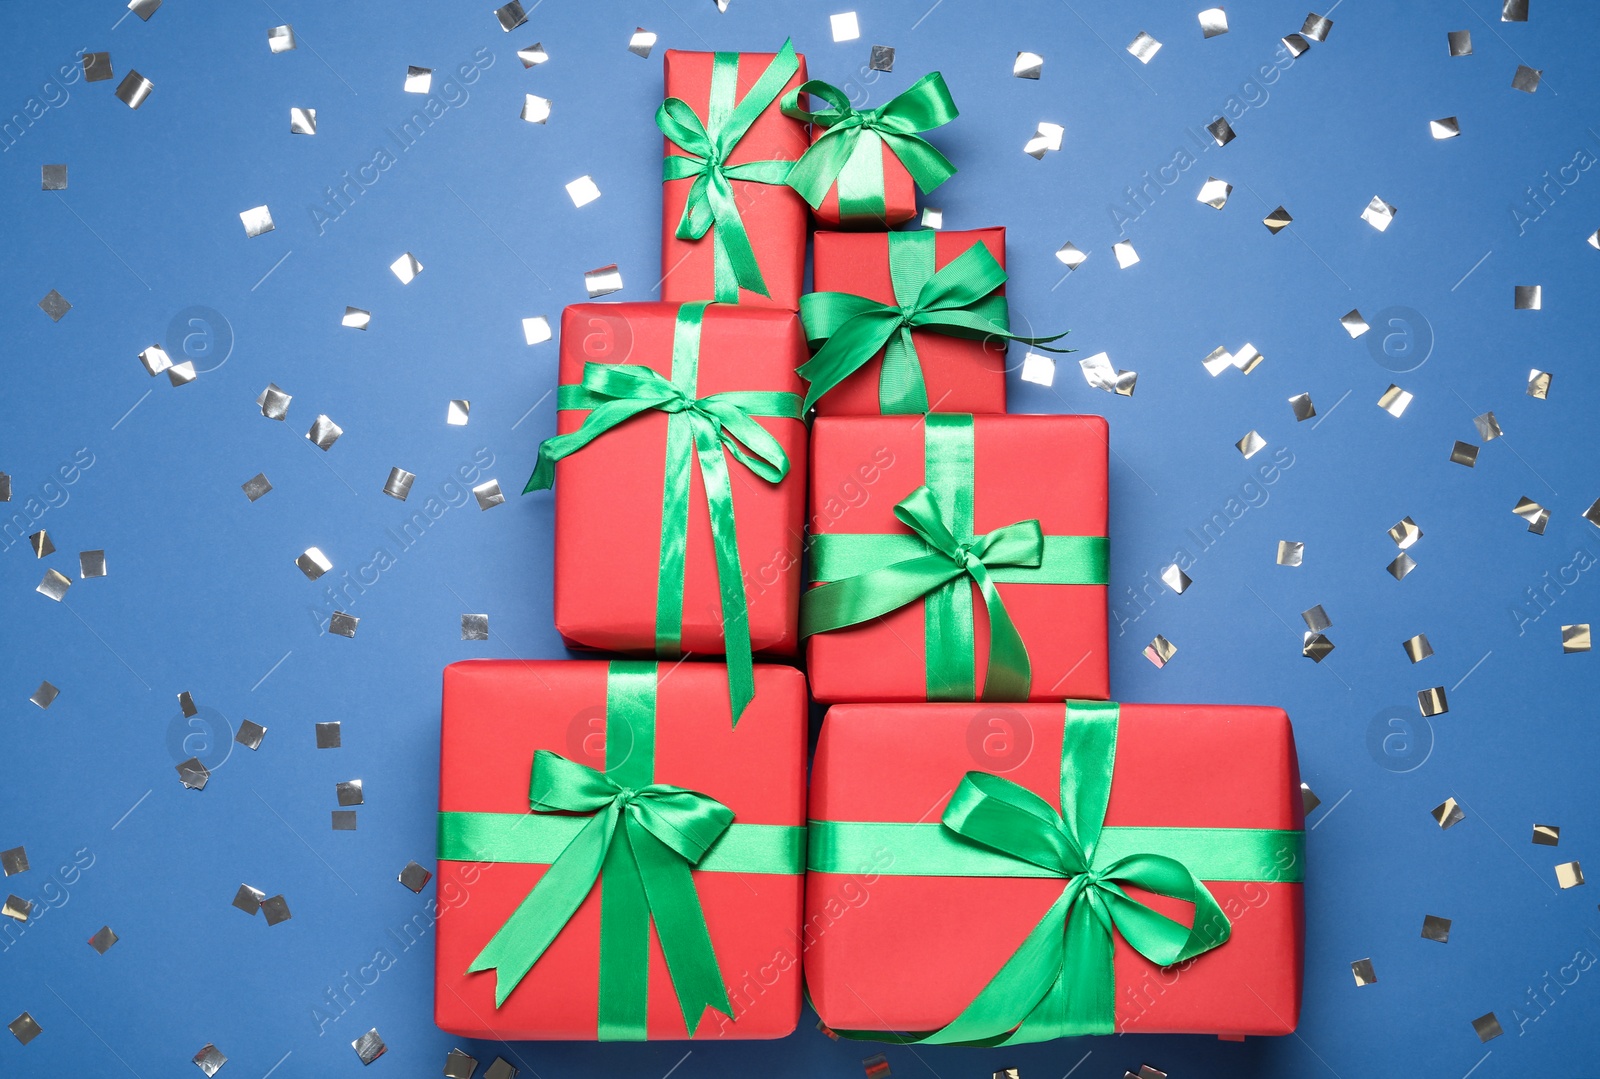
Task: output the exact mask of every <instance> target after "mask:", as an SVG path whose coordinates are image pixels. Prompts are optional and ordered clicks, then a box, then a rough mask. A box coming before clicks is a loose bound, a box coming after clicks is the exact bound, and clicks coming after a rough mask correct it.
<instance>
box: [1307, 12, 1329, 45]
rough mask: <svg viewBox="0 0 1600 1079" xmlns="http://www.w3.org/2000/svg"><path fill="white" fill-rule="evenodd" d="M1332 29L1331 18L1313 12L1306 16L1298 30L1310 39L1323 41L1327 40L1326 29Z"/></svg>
mask: <svg viewBox="0 0 1600 1079" xmlns="http://www.w3.org/2000/svg"><path fill="white" fill-rule="evenodd" d="M1332 29H1333V20H1332V19H1330V18H1327V17H1326V16H1323V15H1318V14H1316V13H1315V12H1312V13H1311V14H1309V15H1307V16H1306V21H1305V22H1304V23H1302V24H1301V25H1300V32H1301V33H1302V34H1304V35H1305V36H1306V37H1308V38H1310V39H1311V40H1312V41H1316V42H1323V41H1327V40H1328V31H1329V30H1332Z"/></svg>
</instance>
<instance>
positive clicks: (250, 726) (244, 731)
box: [233, 719, 267, 750]
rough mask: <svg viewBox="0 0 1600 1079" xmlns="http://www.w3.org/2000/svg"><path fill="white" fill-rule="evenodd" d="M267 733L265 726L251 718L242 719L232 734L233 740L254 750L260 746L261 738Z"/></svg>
mask: <svg viewBox="0 0 1600 1079" xmlns="http://www.w3.org/2000/svg"><path fill="white" fill-rule="evenodd" d="M266 735H267V728H265V727H263V726H262V725H261V724H259V723H257V722H256V721H255V720H253V719H246V720H242V721H240V723H239V730H238V731H237V732H236V733H235V734H234V736H233V740H234V741H235V742H238V743H239V744H240V745H241V746H244V747H245V748H246V749H250V750H256V749H260V748H261V739H263V738H265V737H266Z"/></svg>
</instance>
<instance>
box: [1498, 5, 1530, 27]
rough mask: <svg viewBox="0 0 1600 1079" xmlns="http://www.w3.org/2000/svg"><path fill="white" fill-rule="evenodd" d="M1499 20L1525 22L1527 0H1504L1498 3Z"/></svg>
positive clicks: (1526, 19)
mask: <svg viewBox="0 0 1600 1079" xmlns="http://www.w3.org/2000/svg"><path fill="white" fill-rule="evenodd" d="M1500 21H1501V22H1527V21H1528V0H1504V3H1502V4H1501V5H1500Z"/></svg>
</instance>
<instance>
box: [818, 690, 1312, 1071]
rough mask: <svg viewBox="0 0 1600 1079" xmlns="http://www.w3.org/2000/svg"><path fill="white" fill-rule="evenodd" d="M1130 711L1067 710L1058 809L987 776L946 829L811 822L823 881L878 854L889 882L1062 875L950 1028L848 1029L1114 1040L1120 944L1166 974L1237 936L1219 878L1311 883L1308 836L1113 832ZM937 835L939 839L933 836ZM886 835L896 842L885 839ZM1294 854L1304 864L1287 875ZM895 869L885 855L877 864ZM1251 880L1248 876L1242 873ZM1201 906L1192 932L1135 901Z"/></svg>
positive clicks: (1001, 1038) (952, 804)
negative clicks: (913, 876)
mask: <svg viewBox="0 0 1600 1079" xmlns="http://www.w3.org/2000/svg"><path fill="white" fill-rule="evenodd" d="M1118 715H1119V708H1118V706H1117V705H1116V704H1115V703H1113V702H1104V701H1092V702H1078V701H1069V702H1068V703H1067V705H1066V722H1065V725H1064V728H1063V732H1062V744H1061V798H1060V806H1059V809H1058V808H1057V807H1055V806H1052V805H1051V804H1050V803H1048V802H1046V801H1045V800H1044V799H1042V798H1040V797H1039V796H1038V795H1036V794H1034V793H1033V792H1032V791H1029V790H1027V789H1026V788H1024V787H1021V786H1019V785H1018V784H1016V783H1013V782H1011V781H1010V780H1008V779H1003V778H1001V777H999V776H995V775H991V774H989V773H987V772H968V773H967V774H966V775H965V776H963V777H962V779H961V782H960V784H959V785H958V786H957V787H956V789H955V792H954V793H953V794H952V795H951V797H950V801H949V803H948V804H947V805H946V807H945V810H944V814H943V816H942V818H941V822H940V824H938V825H931V826H923V825H885V824H857V823H853V822H841V821H833V822H821V821H814V822H812V829H813V841H812V848H811V849H812V852H813V853H812V856H811V860H810V863H809V866H808V868H809V869H810V870H811V871H813V872H841V871H843V872H853V871H855V869H853V868H847V867H859V865H861V864H863V863H861V862H860V861H859V860H858V859H859V858H860V857H861V853H862V851H863V850H873V849H875V848H874V847H868V846H867V844H880V845H883V846H888V848H889V849H890V850H891V851H892V852H893V853H894V855H895V857H894V859H893V860H892V862H891V864H890V865H889V867H888V868H887V869H884V870H881V871H882V872H889V873H917V872H921V873H925V874H927V875H937V876H1014V877H1035V878H1037V877H1055V878H1060V879H1062V880H1063V881H1064V882H1065V886H1064V887H1063V888H1062V891H1061V895H1060V896H1059V897H1058V898H1057V899H1056V901H1055V902H1054V903H1053V904H1051V906H1050V909H1049V910H1047V911H1046V912H1045V914H1044V916H1043V917H1042V918H1041V919H1040V920H1039V922H1038V923H1037V924H1036V925H1035V926H1034V928H1033V930H1032V931H1031V932H1030V933H1029V934H1028V936H1027V938H1026V939H1024V940H1023V942H1022V944H1021V945H1020V946H1019V947H1018V948H1017V950H1016V952H1014V953H1013V954H1012V956H1011V957H1010V958H1009V959H1008V960H1006V962H1005V964H1004V965H1003V966H1001V968H1000V970H999V971H998V972H997V973H996V974H995V975H994V977H993V978H992V979H990V981H989V983H988V984H987V985H986V986H984V988H983V989H982V990H981V991H980V992H979V993H978V995H977V996H976V997H975V998H973V1000H972V1002H971V1003H970V1004H968V1005H967V1007H966V1008H965V1009H963V1010H962V1012H961V1014H960V1015H958V1016H957V1017H956V1018H955V1019H953V1020H952V1021H951V1022H950V1023H948V1024H946V1025H945V1026H943V1027H941V1028H939V1029H938V1030H935V1031H929V1032H924V1033H917V1034H900V1033H890V1032H882V1031H859V1030H858V1031H836V1032H835V1033H838V1034H840V1035H841V1036H844V1037H850V1038H861V1039H875V1040H880V1041H893V1042H900V1043H907V1042H912V1043H928V1044H963V1045H985V1046H993V1045H1015V1044H1020V1043H1023V1042H1035V1041H1046V1040H1049V1039H1052V1038H1067V1037H1076V1036H1078V1035H1082V1034H1112V1033H1115V1031H1116V972H1115V968H1114V966H1113V963H1112V960H1113V934H1114V933H1120V934H1121V936H1122V938H1123V940H1125V941H1126V942H1127V943H1128V945H1129V946H1130V947H1132V948H1133V949H1134V950H1136V951H1137V952H1139V954H1140V955H1143V956H1144V957H1145V958H1146V959H1148V960H1150V961H1151V962H1152V963H1155V964H1157V965H1159V966H1171V965H1172V964H1174V963H1180V962H1183V961H1184V960H1186V959H1191V958H1193V957H1194V956H1197V955H1200V954H1202V953H1204V952H1206V951H1209V950H1211V949H1212V948H1216V947H1218V946H1220V945H1222V944H1224V943H1225V942H1226V941H1227V940H1228V938H1229V936H1230V934H1231V932H1232V926H1231V924H1230V923H1229V921H1228V918H1227V916H1226V915H1225V914H1223V912H1222V908H1221V907H1220V906H1219V905H1218V904H1217V901H1216V899H1215V897H1214V896H1212V894H1211V891H1210V889H1208V888H1207V887H1206V886H1205V884H1204V883H1202V878H1203V879H1207V880H1223V879H1247V880H1269V881H1270V880H1299V879H1301V868H1300V867H1302V866H1303V865H1304V857H1303V856H1304V849H1305V833H1304V832H1288V831H1278V830H1272V829H1238V828H1194V829H1180V828H1154V829H1150V828H1106V827H1105V815H1106V807H1107V805H1108V803H1109V801H1110V797H1111V777H1112V772H1113V768H1114V764H1115V761H1116V751H1117V724H1118ZM927 828H937V829H939V830H941V832H943V833H944V834H942V835H941V836H940V837H939V838H937V839H934V838H932V836H931V835H930V834H929V833H928V832H927V831H926V829H927ZM885 829H891V830H892V831H890V832H886V831H885ZM1282 852H1288V853H1289V854H1291V855H1293V856H1294V857H1293V859H1292V861H1290V862H1289V863H1288V864H1287V865H1285V864H1283V861H1282V857H1283V855H1282ZM885 861H888V859H884V858H882V857H877V856H874V857H872V859H871V864H873V865H879V864H882V863H883V862H885ZM1239 874H1243V876H1238V875H1239ZM1128 887H1134V888H1139V889H1143V890H1144V891H1148V892H1154V893H1155V894H1157V895H1163V896H1168V897H1170V898H1173V899H1179V900H1182V901H1183V902H1186V903H1190V904H1192V905H1193V906H1194V916H1193V919H1192V922H1191V924H1189V925H1184V924H1183V923H1181V922H1177V921H1174V920H1173V919H1171V918H1168V917H1166V916H1165V915H1163V914H1160V913H1158V912H1157V911H1155V910H1153V909H1152V908H1151V907H1149V906H1147V905H1146V904H1144V903H1143V902H1141V901H1140V900H1138V899H1135V898H1133V897H1132V896H1130V895H1129V894H1128V891H1127V888H1128Z"/></svg>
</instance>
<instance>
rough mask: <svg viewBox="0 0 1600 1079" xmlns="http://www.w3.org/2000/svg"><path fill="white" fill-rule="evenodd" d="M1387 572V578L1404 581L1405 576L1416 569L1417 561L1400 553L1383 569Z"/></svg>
mask: <svg viewBox="0 0 1600 1079" xmlns="http://www.w3.org/2000/svg"><path fill="white" fill-rule="evenodd" d="M1384 568H1385V569H1387V570H1388V571H1389V576H1391V577H1393V578H1394V579H1395V580H1397V581H1403V580H1405V579H1406V574H1408V573H1410V572H1411V571H1412V570H1414V569H1416V568H1417V560H1416V559H1414V558H1412V557H1411V556H1410V555H1408V554H1406V553H1405V552H1404V551H1401V552H1400V553H1399V554H1397V555H1395V558H1394V561H1393V562H1390V563H1389V564H1388V565H1387V566H1385V567H1384Z"/></svg>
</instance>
